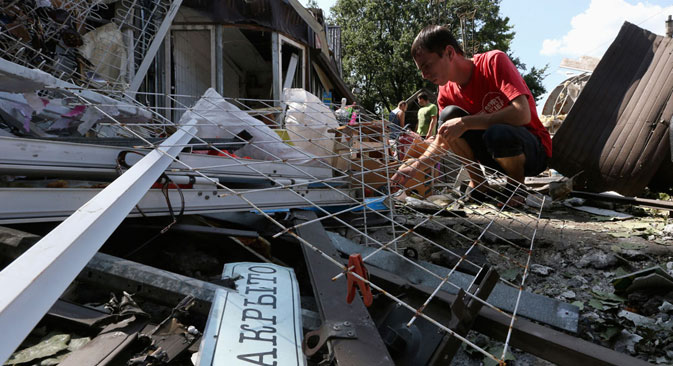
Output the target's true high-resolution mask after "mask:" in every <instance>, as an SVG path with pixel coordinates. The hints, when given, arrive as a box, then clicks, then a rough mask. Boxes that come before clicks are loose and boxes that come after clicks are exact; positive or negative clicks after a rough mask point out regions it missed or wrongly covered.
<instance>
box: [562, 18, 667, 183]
mask: <svg viewBox="0 0 673 366" xmlns="http://www.w3.org/2000/svg"><path fill="white" fill-rule="evenodd" d="M671 117H673V39H671V38H665V37H662V36H657V35H656V34H653V33H650V32H648V31H646V30H644V29H641V28H639V27H637V26H636V25H633V24H631V23H628V22H626V23H624V25H623V26H622V29H621V31H620V32H619V34H618V35H617V38H616V39H615V40H614V42H613V43H612V45H611V46H610V48H609V49H608V50H607V51H606V53H605V55H604V56H603V58H602V59H601V61H600V63H599V64H598V66H597V67H596V70H594V73H593V74H592V76H591V78H590V79H589V81H588V82H587V85H586V87H585V88H584V89H583V90H582V93H581V94H580V96H579V97H578V99H577V101H576V102H575V104H574V106H573V108H572V109H571V110H570V112H569V113H568V116H567V118H566V119H565V121H564V122H563V124H562V125H561V128H560V129H559V131H558V132H557V133H556V135H555V136H554V140H553V142H554V143H553V145H554V147H553V158H552V163H551V167H553V168H554V169H556V170H558V171H559V172H561V173H563V175H565V176H573V175H575V174H577V173H579V172H581V171H584V173H583V174H582V175H581V176H580V179H584V180H585V189H586V190H590V191H593V192H602V191H609V190H613V191H617V192H619V193H621V194H623V195H627V196H633V195H637V194H639V193H640V192H642V190H643V189H644V188H645V187H646V186H647V185H648V184H649V183H650V181H651V180H652V177H653V176H654V175H655V173H656V172H657V171H658V170H659V168H660V166H661V165H662V163H663V162H664V160H665V159H669V158H670V143H669V122H670V121H671ZM658 183H662V182H658ZM666 185H667V186H668V187H670V186H671V185H673V182H666Z"/></svg>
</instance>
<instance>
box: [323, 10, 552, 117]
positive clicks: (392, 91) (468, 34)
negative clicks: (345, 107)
mask: <svg viewBox="0 0 673 366" xmlns="http://www.w3.org/2000/svg"><path fill="white" fill-rule="evenodd" d="M329 21H330V23H332V24H336V25H338V26H340V27H341V30H342V33H341V37H342V39H341V42H342V54H343V55H344V57H343V60H342V63H343V69H344V79H345V81H346V82H347V83H348V84H349V85H351V86H353V87H357V88H359V89H360V90H361V92H360V93H359V95H358V98H359V99H360V102H361V103H362V105H363V106H364V107H365V108H367V109H370V110H374V109H375V106H376V105H377V104H378V105H383V106H385V107H388V108H391V107H394V106H396V105H397V102H398V101H400V100H403V99H406V98H407V97H408V96H410V95H411V94H412V93H414V92H415V91H416V90H418V89H420V88H421V87H427V88H429V89H431V90H432V89H435V88H436V86H434V85H432V84H430V83H429V82H427V81H424V80H423V79H422V77H421V75H420V73H419V71H418V70H417V69H416V65H415V64H414V62H413V59H412V58H411V53H410V49H411V43H412V42H413V40H414V38H415V37H416V34H417V33H418V32H419V31H420V30H421V29H422V28H423V27H424V26H426V25H428V24H442V25H445V26H447V27H448V28H449V29H451V30H452V31H453V33H454V34H455V35H456V37H457V38H458V39H459V40H461V41H462V42H463V43H464V45H463V47H464V48H465V51H466V53H467V54H468V55H471V54H474V53H479V52H484V51H488V50H492V49H499V50H502V51H504V52H507V53H508V54H509V53H510V52H509V47H510V43H511V41H512V39H513V38H514V32H513V31H512V26H511V25H510V24H509V18H507V17H502V16H501V15H500V0H445V1H443V2H437V0H434V1H433V0H414V1H408V0H338V1H337V3H336V4H335V5H334V7H332V9H331V17H330V19H329ZM513 60H515V64H516V65H517V67H519V69H520V70H522V71H524V72H525V70H526V65H525V64H523V63H522V62H520V61H519V60H518V59H515V58H513ZM545 71H546V68H543V69H536V68H532V69H531V72H529V73H528V74H523V75H524V78H526V81H527V82H529V81H530V82H532V83H534V84H533V85H531V84H529V87H530V88H531V91H532V92H533V94H534V95H535V96H539V95H542V94H544V87H543V86H542V83H541V82H542V79H544V77H545V74H544V72H545ZM536 93H539V94H536Z"/></svg>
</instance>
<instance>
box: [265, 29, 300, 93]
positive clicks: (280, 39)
mask: <svg viewBox="0 0 673 366" xmlns="http://www.w3.org/2000/svg"><path fill="white" fill-rule="evenodd" d="M274 38H275V37H274ZM273 41H274V39H273V38H272V42H273ZM283 43H287V44H289V45H291V46H292V47H296V48H298V49H299V50H300V51H301V55H299V61H300V64H299V65H300V66H301V67H300V71H301V85H302V88H304V89H306V63H307V62H306V59H307V52H306V46H304V45H302V44H301V43H298V42H295V41H293V40H291V39H290V38H288V37H285V36H284V35H282V34H280V33H278V44H277V46H276V47H272V50H273V52H274V53H275V56H276V57H275V58H274V60H275V62H276V63H277V65H276V67H277V68H278V75H276V74H275V73H274V75H273V77H274V78H283V77H284V75H283ZM280 80H281V79H279V82H278V84H277V85H278V87H279V88H281V90H277V91H276V92H277V93H278V96H279V98H276V99H282V96H283V90H282V85H283V84H285V80H283V81H282V82H280ZM274 85H275V84H274Z"/></svg>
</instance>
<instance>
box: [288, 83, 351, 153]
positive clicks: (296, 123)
mask: <svg viewBox="0 0 673 366" xmlns="http://www.w3.org/2000/svg"><path fill="white" fill-rule="evenodd" d="M283 101H284V102H285V103H287V113H286V117H285V128H286V129H287V131H288V135H289V137H290V141H291V142H292V143H293V144H294V146H296V147H298V148H300V149H303V150H304V151H306V152H309V153H311V154H313V155H318V156H323V158H322V159H323V160H324V161H325V162H327V163H329V162H330V160H331V157H330V155H332V154H333V151H334V132H329V131H333V130H334V129H336V128H337V127H339V122H337V120H336V117H335V116H334V114H333V113H332V110H331V109H330V108H329V107H327V106H326V105H324V104H323V103H322V102H321V101H320V99H318V97H316V96H315V95H313V94H311V93H309V92H308V91H306V90H304V89H299V88H294V89H285V90H284V91H283Z"/></svg>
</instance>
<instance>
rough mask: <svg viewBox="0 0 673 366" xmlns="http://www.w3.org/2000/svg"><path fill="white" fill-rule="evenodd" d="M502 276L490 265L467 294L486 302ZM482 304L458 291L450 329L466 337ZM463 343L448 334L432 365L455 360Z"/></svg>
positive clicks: (478, 276) (484, 269)
mask: <svg viewBox="0 0 673 366" xmlns="http://www.w3.org/2000/svg"><path fill="white" fill-rule="evenodd" d="M499 278H500V276H499V275H498V273H497V272H496V271H495V270H494V269H492V268H490V267H489V266H488V265H486V266H484V268H483V270H482V271H481V272H480V273H479V274H478V275H477V278H475V280H474V283H473V285H472V286H471V287H470V288H468V289H467V292H469V293H472V294H473V295H474V296H475V297H478V298H480V299H482V300H486V299H487V298H488V296H489V295H490V294H491V291H493V288H494V287H495V285H496V283H497V282H498V279H499ZM481 306H482V303H481V302H479V301H477V300H475V299H474V298H472V297H469V296H467V294H466V293H465V291H463V289H460V290H459V291H458V295H457V297H456V301H454V302H453V304H451V320H450V321H449V328H450V329H452V330H453V331H454V332H456V333H457V334H459V335H461V336H466V335H467V333H468V332H469V331H470V329H471V328H472V324H473V323H474V320H475V319H476V318H477V315H478V314H479V310H481ZM461 344H462V342H461V341H460V340H459V339H458V338H456V337H454V336H452V335H450V334H447V335H446V336H444V339H443V340H442V342H441V343H440V345H439V347H438V348H437V349H438V351H437V352H436V353H435V355H434V356H433V358H432V359H431V360H430V364H431V365H440V364H441V365H443V364H446V363H447V361H450V360H451V359H453V356H454V355H455V354H456V352H457V351H458V348H459V347H460V345H461Z"/></svg>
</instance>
